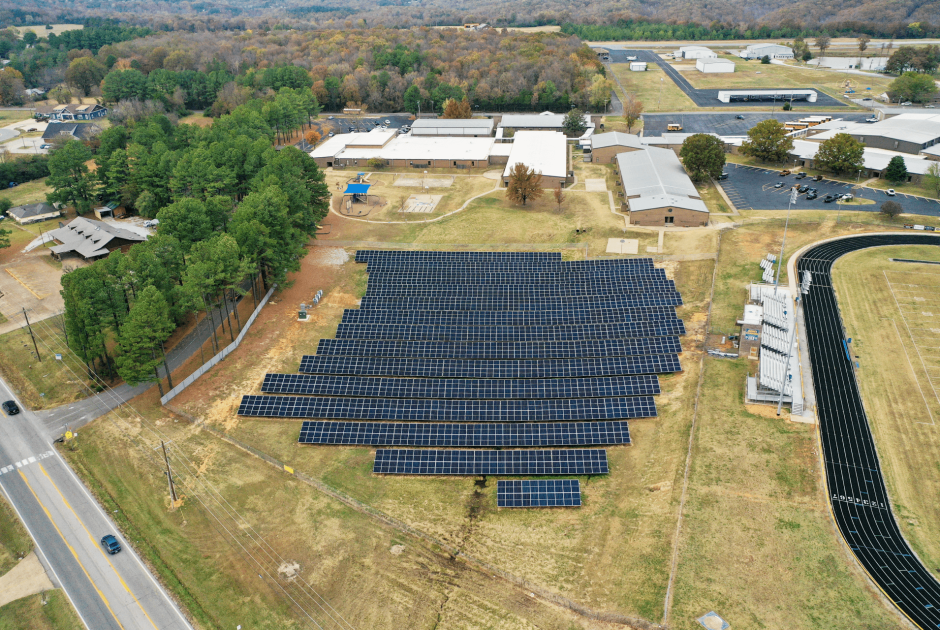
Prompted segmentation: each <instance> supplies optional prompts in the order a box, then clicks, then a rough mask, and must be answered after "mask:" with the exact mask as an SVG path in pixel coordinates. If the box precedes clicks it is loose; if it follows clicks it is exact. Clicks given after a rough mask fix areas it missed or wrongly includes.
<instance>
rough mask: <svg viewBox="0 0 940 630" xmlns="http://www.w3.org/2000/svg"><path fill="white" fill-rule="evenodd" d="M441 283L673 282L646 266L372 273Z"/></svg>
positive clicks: (375, 278)
mask: <svg viewBox="0 0 940 630" xmlns="http://www.w3.org/2000/svg"><path fill="white" fill-rule="evenodd" d="M429 282H430V283H433V284H440V285H442V286H457V285H459V286H466V287H474V288H488V287H507V288H508V287H516V286H521V287H540V286H559V287H569V286H585V287H594V288H597V289H608V290H615V289H617V288H618V287H621V286H625V285H643V284H647V283H648V284H662V283H668V282H671V281H670V280H669V279H668V278H666V272H665V271H663V270H662V269H643V270H637V271H635V272H628V273H627V272H625V273H622V274H617V275H614V276H605V275H600V276H599V275H596V274H594V273H590V272H588V273H554V272H546V273H516V272H511V273H506V272H499V271H497V272H487V273H476V274H470V275H467V274H463V273H459V272H454V271H447V270H431V271H428V272H415V271H408V270H396V271H386V272H374V273H370V274H369V286H370V287H373V288H376V289H381V288H387V287H396V286H401V287H421V286H427V285H428V283H429Z"/></svg>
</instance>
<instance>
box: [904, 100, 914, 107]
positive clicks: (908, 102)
mask: <svg viewBox="0 0 940 630" xmlns="http://www.w3.org/2000/svg"><path fill="white" fill-rule="evenodd" d="M913 104H914V103H912V102H910V101H905V102H903V103H901V106H902V107H905V106H907V105H913Z"/></svg>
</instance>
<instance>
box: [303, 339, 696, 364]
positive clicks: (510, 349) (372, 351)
mask: <svg viewBox="0 0 940 630" xmlns="http://www.w3.org/2000/svg"><path fill="white" fill-rule="evenodd" d="M680 352H682V346H681V345H680V344H679V338H678V337H676V336H672V337H653V338H647V339H644V338H634V339H592V340H589V341H561V342H553V343H518V342H516V343H506V342H499V341H496V342H473V343H454V342H448V341H398V340H388V339H381V340H368V339H321V340H320V342H319V344H318V345H317V356H359V357H404V358H420V359H445V358H451V359H569V358H589V357H623V356H642V355H647V354H669V353H677V354H678V353H680Z"/></svg>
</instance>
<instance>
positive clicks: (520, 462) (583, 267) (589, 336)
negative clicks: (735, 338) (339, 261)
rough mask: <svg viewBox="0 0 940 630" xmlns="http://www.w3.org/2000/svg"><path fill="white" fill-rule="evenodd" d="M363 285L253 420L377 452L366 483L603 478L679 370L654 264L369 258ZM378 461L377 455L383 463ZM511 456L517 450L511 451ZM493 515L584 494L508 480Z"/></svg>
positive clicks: (666, 296)
mask: <svg viewBox="0 0 940 630" xmlns="http://www.w3.org/2000/svg"><path fill="white" fill-rule="evenodd" d="M356 261H357V262H359V263H365V264H366V265H367V269H366V270H367V273H368V276H369V282H368V286H367V289H366V293H365V296H364V297H363V299H362V301H361V303H360V307H359V308H357V309H347V310H346V311H345V312H344V314H343V318H342V322H341V323H340V324H339V327H338V329H337V333H336V338H335V339H321V340H320V343H319V345H318V347H317V353H316V354H315V355H310V356H305V357H303V358H302V360H301V363H300V368H299V372H300V373H299V374H268V375H266V376H265V379H264V382H263V383H262V386H261V391H262V392H263V393H262V394H261V395H247V396H244V397H243V399H242V401H241V404H240V406H239V410H238V413H239V414H240V415H245V416H255V417H269V418H296V419H303V420H304V421H303V423H302V427H301V430H300V439H299V441H300V443H301V444H320V445H349V446H367V447H377V450H376V458H375V463H374V466H373V472H375V473H377V474H404V475H595V474H606V473H607V472H608V464H607V451H606V450H605V449H603V448H588V447H603V446H613V445H622V444H629V443H630V431H629V427H628V425H627V420H628V419H634V418H646V417H655V416H656V414H657V412H656V403H655V400H654V398H653V396H655V395H657V394H659V393H660V387H659V379H658V377H657V374H661V373H670V372H677V371H679V370H681V369H682V368H681V365H680V362H679V357H678V355H679V353H680V352H681V351H682V347H681V345H680V343H679V338H678V336H679V335H682V334H685V327H684V325H683V323H682V320H680V319H679V318H678V317H677V316H676V312H675V307H676V306H679V305H681V304H682V297H681V295H680V294H679V292H678V291H677V290H676V287H675V284H674V283H673V281H672V280H670V279H668V278H667V277H666V274H665V272H664V271H663V270H662V269H657V268H655V267H654V266H653V262H652V260H651V259H649V258H632V259H609V260H607V259H605V260H589V261H574V262H566V261H563V260H562V259H561V255H560V254H559V253H557V252H410V251H381V250H361V251H359V252H357V253H356ZM379 447H383V448H379ZM506 449H511V450H506ZM497 501H498V505H499V506H500V507H548V506H580V505H581V495H580V484H579V482H578V480H576V479H555V480H538V481H537V480H523V481H503V480H500V481H499V483H498V490H497Z"/></svg>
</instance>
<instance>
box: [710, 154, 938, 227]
mask: <svg viewBox="0 0 940 630" xmlns="http://www.w3.org/2000/svg"><path fill="white" fill-rule="evenodd" d="M725 172H726V173H727V174H728V179H726V180H724V181H721V182H718V183H719V184H720V185H721V187H722V189H723V190H724V191H725V194H726V195H728V199H730V200H731V203H733V204H734V205H735V207H736V208H737V209H738V210H786V209H787V200H788V198H789V196H790V187H791V186H793V185H794V184H806V185H807V186H809V187H810V188H816V189H817V190H818V194H819V197H818V198H817V199H807V198H806V194H805V193H804V194H800V195H799V196H798V197H797V200H796V203H795V204H793V209H794V210H825V209H831V210H832V211H837V210H838V204H836V203H835V202H832V203H825V202H824V201H823V198H824V197H825V196H826V195H830V194H832V195H834V194H845V193H850V194H854V195H855V196H856V197H860V198H864V199H872V200H874V202H875V203H874V204H867V205H851V206H843V208H844V209H846V208H847V209H850V210H851V211H852V212H859V211H861V212H879V211H880V208H881V204H882V203H884V202H885V201H888V200H889V199H893V200H894V201H896V202H898V203H899V204H901V208H902V211H903V212H905V213H909V214H921V215H927V216H934V217H936V216H940V201H937V200H936V199H925V198H923V197H914V196H911V195H904V194H898V195H896V196H895V197H889V196H888V194H887V193H886V192H885V191H883V190H878V189H877V188H868V187H867V186H862V187H861V188H858V189H857V190H853V189H854V188H855V185H854V184H846V183H844V182H837V181H833V180H830V179H823V180H822V181H819V182H814V181H812V180H811V179H810V178H809V177H807V178H806V179H802V180H797V179H795V177H794V175H788V176H786V177H782V176H780V175H779V174H778V173H779V171H778V170H774V169H766V168H759V167H755V166H742V165H740V164H727V165H725ZM777 182H783V187H782V188H774V187H773V186H774V184H776V183H777Z"/></svg>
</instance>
